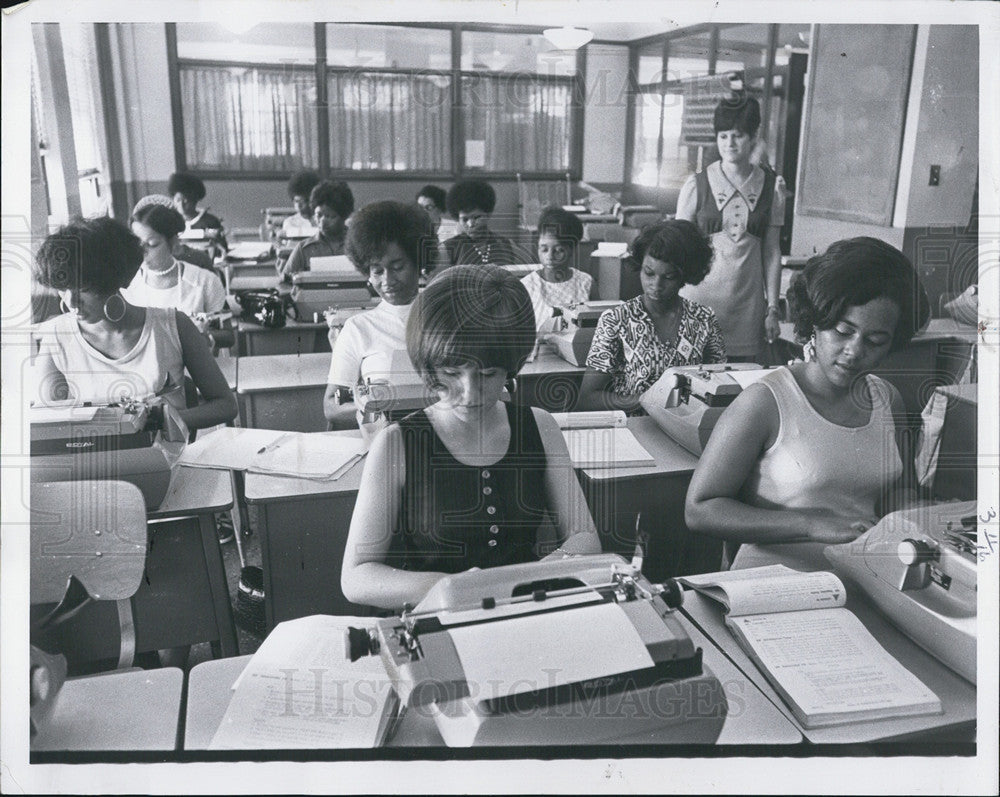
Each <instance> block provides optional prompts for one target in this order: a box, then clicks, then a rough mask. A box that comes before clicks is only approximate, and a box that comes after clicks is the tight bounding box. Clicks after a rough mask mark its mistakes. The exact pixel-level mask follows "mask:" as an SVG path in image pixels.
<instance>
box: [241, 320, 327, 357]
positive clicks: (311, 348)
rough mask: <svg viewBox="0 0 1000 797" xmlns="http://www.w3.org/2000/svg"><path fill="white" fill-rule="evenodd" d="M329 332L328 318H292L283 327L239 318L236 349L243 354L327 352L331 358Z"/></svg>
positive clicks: (244, 355) (255, 355) (243, 355)
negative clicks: (304, 319) (269, 325)
mask: <svg viewBox="0 0 1000 797" xmlns="http://www.w3.org/2000/svg"><path fill="white" fill-rule="evenodd" d="M328 332H329V327H327V325H326V321H295V320H294V319H291V318H289V319H288V320H286V321H285V325H284V326H283V327H277V328H276V329H272V328H270V327H264V326H261V325H260V324H255V323H253V322H251V321H243V320H240V321H239V323H238V324H237V327H236V345H237V351H238V352H239V353H240V356H241V357H260V356H266V355H274V354H312V353H315V352H326V353H327V359H329V352H330V340H329V338H328V337H327V333H328ZM328 365H329V363H328Z"/></svg>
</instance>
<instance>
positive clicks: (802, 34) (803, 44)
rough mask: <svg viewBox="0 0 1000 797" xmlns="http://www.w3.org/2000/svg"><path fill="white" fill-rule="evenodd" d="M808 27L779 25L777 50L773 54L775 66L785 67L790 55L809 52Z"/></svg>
mask: <svg viewBox="0 0 1000 797" xmlns="http://www.w3.org/2000/svg"><path fill="white" fill-rule="evenodd" d="M809 28H810V26H809V25H779V26H778V49H777V51H776V52H775V53H774V63H775V65H776V66H785V64H787V63H788V59H789V57H790V56H791V55H792V53H806V54H808V52H809V41H810V33H809Z"/></svg>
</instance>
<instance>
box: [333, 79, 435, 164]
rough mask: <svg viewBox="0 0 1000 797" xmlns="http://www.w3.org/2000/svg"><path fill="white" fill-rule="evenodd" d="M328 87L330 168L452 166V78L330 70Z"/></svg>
mask: <svg viewBox="0 0 1000 797" xmlns="http://www.w3.org/2000/svg"><path fill="white" fill-rule="evenodd" d="M327 85H328V89H329V91H328V99H329V107H330V166H331V168H333V169H358V170H361V169H385V170H389V171H403V170H411V171H416V170H419V171H446V170H449V169H450V168H451V138H450V133H449V130H450V126H451V80H450V78H448V77H446V76H444V75H419V74H414V75H396V74H384V73H368V74H366V73H363V72H357V71H350V72H331V73H330V75H329V77H328V83H327Z"/></svg>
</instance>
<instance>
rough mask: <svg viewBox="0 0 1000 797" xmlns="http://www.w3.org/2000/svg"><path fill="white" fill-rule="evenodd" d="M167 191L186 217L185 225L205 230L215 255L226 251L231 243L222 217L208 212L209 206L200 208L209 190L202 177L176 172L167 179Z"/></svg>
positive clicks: (175, 205)
mask: <svg viewBox="0 0 1000 797" xmlns="http://www.w3.org/2000/svg"><path fill="white" fill-rule="evenodd" d="M167 193H168V194H170V197H171V198H172V199H173V201H174V208H175V209H176V210H177V212H178V213H180V214H181V216H183V217H184V227H185V229H186V230H187V231H189V232H190V231H191V230H204V231H205V232H204V234H205V237H206V238H207V239H208V240H210V241H211V244H212V245H211V250H212V254H213V256H214V257H219V256H221V255H224V254H225V253H226V250H227V249H229V245H228V244H227V243H226V236H225V231H224V229H223V225H222V219H220V218H219V217H218V216H215V215H213V214H211V213H209V212H208V208H199V207H198V203H199V202H201V201H202V200H203V199H204V198H205V196H206V194H207V191H206V189H205V183H204V182H202V180H201V178H200V177H198V176H196V175H194V174H190V173H188V172H174V173H173V174H172V175H170V179H169V180H168V181H167Z"/></svg>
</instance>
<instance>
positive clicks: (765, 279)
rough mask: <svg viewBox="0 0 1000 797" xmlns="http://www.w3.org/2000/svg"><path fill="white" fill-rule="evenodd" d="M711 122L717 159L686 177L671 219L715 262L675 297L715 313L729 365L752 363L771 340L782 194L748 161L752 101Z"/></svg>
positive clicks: (753, 133) (736, 101)
mask: <svg viewBox="0 0 1000 797" xmlns="http://www.w3.org/2000/svg"><path fill="white" fill-rule="evenodd" d="M713 123H714V127H715V140H716V143H717V144H718V147H719V155H720V156H721V157H722V160H719V161H716V162H715V163H712V164H711V165H710V166H709V167H708V168H707V169H705V170H704V171H702V172H699V173H698V174H694V175H692V176H691V177H689V178H688V180H687V182H686V183H685V184H684V186H683V188H681V193H680V196H679V197H678V199H677V218H678V219H686V220H688V221H692V222H695V223H696V224H697V225H698V227H699V228H700V229H701V231H702V232H703V233H705V234H706V235H707V236H709V238H710V240H711V243H712V248H713V250H714V251H715V259H714V260H713V262H712V270H711V271H710V272H709V274H708V276H707V277H706V278H705V279H704V280H703V281H702V282H701V283H700V284H698V285H688V286H685V288H684V290H683V291H682V295H683V296H684V297H685V298H687V299H691V300H692V301H695V302H700V303H701V304H704V305H707V306H708V307H711V308H712V309H713V310H714V311H715V316H716V318H718V319H719V326H720V327H721V328H722V336H723V338H724V339H725V341H726V351H727V353H728V354H729V359H730V360H732V361H735V362H739V361H744V362H747V361H760V359H761V358H762V357H763V356H764V353H765V349H764V344H765V341H766V342H767V343H772V342H773V341H774V340H775V339H777V337H778V334H779V327H778V322H779V321H780V308H779V305H778V299H779V296H780V291H781V251H780V249H779V235H780V232H781V225H782V222H783V220H784V216H785V203H784V193H783V192H782V191H781V189H780V186H777V185H776V183H777V179H778V178H777V177H776V176H775V174H774V173H773V172H771V171H769V170H767V171H765V170H764V169H762V168H761V167H760V166H756V165H754V162H753V154H754V147H755V146H756V143H757V130H758V129H759V127H760V105H759V104H758V103H757V100H755V99H754V98H753V97H747V96H745V95H742V94H741V95H738V96H736V97H734V98H732V99H727V100H723V101H722V102H720V103H719V104H718V105H717V106H716V108H715V116H714V120H713Z"/></svg>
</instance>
